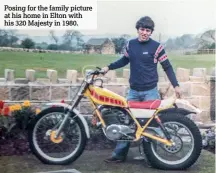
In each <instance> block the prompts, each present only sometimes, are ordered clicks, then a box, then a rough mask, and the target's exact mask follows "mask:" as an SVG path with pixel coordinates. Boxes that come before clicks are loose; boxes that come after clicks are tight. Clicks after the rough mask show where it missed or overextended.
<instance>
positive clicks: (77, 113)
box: [46, 103, 90, 138]
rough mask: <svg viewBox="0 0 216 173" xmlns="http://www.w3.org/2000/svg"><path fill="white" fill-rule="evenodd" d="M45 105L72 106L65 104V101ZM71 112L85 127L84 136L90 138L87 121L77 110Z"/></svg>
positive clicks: (68, 107)
mask: <svg viewBox="0 0 216 173" xmlns="http://www.w3.org/2000/svg"><path fill="white" fill-rule="evenodd" d="M46 106H60V107H64V108H66V109H71V108H72V107H71V106H70V105H69V104H66V103H47V104H46ZM73 112H74V114H76V115H77V116H78V117H79V119H80V120H81V121H82V123H83V125H84V127H85V132H86V136H87V138H90V130H89V126H88V123H87V121H86V119H85V118H84V117H83V116H82V115H81V114H80V113H79V111H78V110H76V109H74V110H73Z"/></svg>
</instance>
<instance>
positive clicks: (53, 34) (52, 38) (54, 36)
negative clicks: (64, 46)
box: [50, 31, 58, 44]
mask: <svg viewBox="0 0 216 173" xmlns="http://www.w3.org/2000/svg"><path fill="white" fill-rule="evenodd" d="M50 37H51V40H54V41H55V44H58V37H57V36H56V35H55V32H54V31H50Z"/></svg>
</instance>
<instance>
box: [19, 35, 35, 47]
mask: <svg viewBox="0 0 216 173" xmlns="http://www.w3.org/2000/svg"><path fill="white" fill-rule="evenodd" d="M21 45H22V47H23V48H27V49H31V48H34V46H35V42H34V41H33V40H32V39H30V38H26V39H24V40H23V41H22V43H21Z"/></svg>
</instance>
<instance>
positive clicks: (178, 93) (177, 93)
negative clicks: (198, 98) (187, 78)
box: [175, 86, 182, 98]
mask: <svg viewBox="0 0 216 173" xmlns="http://www.w3.org/2000/svg"><path fill="white" fill-rule="evenodd" d="M175 93H176V96H177V98H181V97H182V92H181V88H180V87H179V86H177V87H175Z"/></svg>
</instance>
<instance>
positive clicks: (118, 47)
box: [112, 35, 129, 53]
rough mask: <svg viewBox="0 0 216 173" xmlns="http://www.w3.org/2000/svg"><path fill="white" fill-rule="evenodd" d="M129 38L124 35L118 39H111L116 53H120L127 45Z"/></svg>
mask: <svg viewBox="0 0 216 173" xmlns="http://www.w3.org/2000/svg"><path fill="white" fill-rule="evenodd" d="M128 38H129V37H125V35H122V36H120V37H119V38H113V39H112V42H113V43H114V45H115V51H116V53H122V51H123V49H124V47H125V46H126V44H127V40H128Z"/></svg>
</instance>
